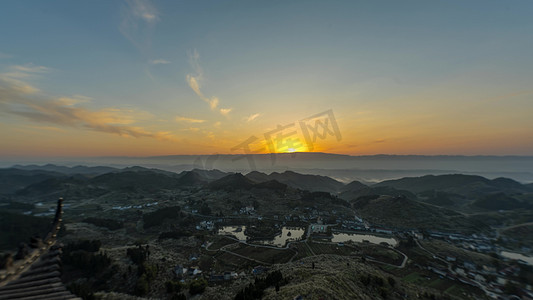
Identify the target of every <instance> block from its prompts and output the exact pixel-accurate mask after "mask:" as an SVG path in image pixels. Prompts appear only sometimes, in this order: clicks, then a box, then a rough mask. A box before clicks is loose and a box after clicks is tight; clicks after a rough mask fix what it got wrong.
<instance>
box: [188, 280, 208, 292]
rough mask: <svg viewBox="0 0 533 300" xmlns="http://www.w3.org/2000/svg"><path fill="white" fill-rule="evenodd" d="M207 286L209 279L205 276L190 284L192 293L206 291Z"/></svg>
mask: <svg viewBox="0 0 533 300" xmlns="http://www.w3.org/2000/svg"><path fill="white" fill-rule="evenodd" d="M206 287H207V280H205V279H204V278H199V279H196V280H194V281H193V282H191V284H190V285H189V293H191V295H196V294H201V293H203V292H204V291H205V288H206Z"/></svg>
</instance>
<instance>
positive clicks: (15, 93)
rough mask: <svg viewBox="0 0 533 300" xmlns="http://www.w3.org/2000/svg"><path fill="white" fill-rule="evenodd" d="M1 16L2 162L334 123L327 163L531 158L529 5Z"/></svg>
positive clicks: (69, 10) (357, 4)
mask: <svg viewBox="0 0 533 300" xmlns="http://www.w3.org/2000/svg"><path fill="white" fill-rule="evenodd" d="M2 6H3V8H2V10H1V11H0V74H2V75H1V76H0V79H2V80H3V81H1V83H2V85H3V88H4V91H6V92H4V94H1V95H0V97H2V98H0V115H1V121H0V138H4V140H5V141H6V147H5V148H4V149H3V150H1V151H0V155H4V156H13V155H27V156H31V155H93V154H94V155H121V154H125V155H155V154H188V153H189V154H190V153H213V152H219V153H229V149H230V148H231V147H232V146H233V145H235V144H238V143H239V142H240V141H242V140H245V139H246V138H248V137H249V136H251V135H256V136H259V137H260V136H262V135H263V133H264V132H266V131H268V130H271V129H272V128H275V126H276V125H278V124H281V125H283V124H288V123H291V122H294V121H296V120H299V119H302V118H305V117H307V116H310V115H313V114H316V113H319V112H322V111H325V110H328V109H332V110H333V111H334V112H335V116H336V118H337V121H338V123H339V126H340V128H341V130H342V132H343V140H342V141H341V142H338V141H335V140H331V141H330V140H328V141H324V144H323V145H322V147H321V148H320V150H323V151H328V152H339V153H349V154H375V153H400V154H407V153H412V154H532V153H533V151H532V150H533V142H532V141H531V140H533V139H532V138H533V135H532V129H533V121H531V120H530V119H531V118H530V117H529V115H530V113H529V112H531V111H533V104H532V103H533V101H532V100H533V99H532V97H533V94H532V93H533V88H531V82H533V59H532V58H531V53H533V21H532V20H531V19H532V18H531V17H530V16H531V13H532V12H533V3H532V2H531V1H506V2H502V1H331V2H330V1H327V2H326V1H291V2H288V1H268V2H266V1H265V2H251V1H217V2H211V1H188V2H181V1H180V2H177V1H140V0H138V1H90V2H82V1H11V2H5V3H3V4H2ZM21 85H25V86H27V87H28V88H27V89H26V90H25V91H24V92H20V88H17V86H19V87H20V86H21ZM29 87H31V88H29ZM19 98H20V99H23V100H20V99H19ZM66 98H68V99H70V100H68V101H67V100H65V99H66ZM24 99H25V100H24ZM57 99H63V100H61V101H59V100H57ZM58 101H59V102H58ZM58 103H59V104H58ZM63 110H65V112H64V113H60V114H56V113H55V111H63ZM36 113H37V114H38V116H37V115H36ZM14 136H17V137H16V138H14ZM68 140H74V141H79V145H83V148H82V147H81V146H79V147H76V146H70V147H67V148H68V149H65V148H64V147H62V148H61V149H58V147H59V146H58V144H60V143H62V141H68ZM36 143H37V144H36ZM32 145H33V146H36V145H39V146H43V145H44V146H46V147H45V148H46V149H48V150H47V151H44V152H40V153H41V154H38V153H35V150H33V152H32V151H30V150H29V149H35V147H32ZM299 150H301V151H305V149H299ZM42 153H44V154H42Z"/></svg>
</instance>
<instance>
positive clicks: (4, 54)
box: [0, 52, 13, 59]
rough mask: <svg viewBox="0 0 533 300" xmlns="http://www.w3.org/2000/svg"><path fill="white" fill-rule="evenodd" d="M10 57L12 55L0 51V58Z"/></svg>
mask: <svg viewBox="0 0 533 300" xmlns="http://www.w3.org/2000/svg"><path fill="white" fill-rule="evenodd" d="M11 57H13V55H9V54H7V53H4V52H0V59H4V58H11Z"/></svg>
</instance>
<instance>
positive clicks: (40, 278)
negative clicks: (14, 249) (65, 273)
mask: <svg viewBox="0 0 533 300" xmlns="http://www.w3.org/2000/svg"><path fill="white" fill-rule="evenodd" d="M62 208H63V199H62V198H59V200H58V201H57V208H56V214H55V217H54V221H53V223H52V230H51V231H50V232H49V233H48V235H47V236H46V238H45V239H44V241H41V240H39V239H32V241H31V244H30V247H27V246H26V245H24V246H21V247H19V251H18V253H17V255H16V256H15V258H18V260H15V261H10V262H8V263H7V264H6V269H5V270H0V300H8V299H9V300H11V299H19V300H30V299H31V300H64V299H80V300H81V298H78V297H76V296H75V295H73V294H72V293H71V292H69V291H68V290H67V288H66V287H65V285H64V284H63V283H62V282H61V258H60V255H61V245H56V241H57V233H58V231H59V229H60V228H61V221H62V219H61V216H62V214H63V209H62Z"/></svg>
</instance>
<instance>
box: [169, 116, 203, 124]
mask: <svg viewBox="0 0 533 300" xmlns="http://www.w3.org/2000/svg"><path fill="white" fill-rule="evenodd" d="M176 121H177V122H187V123H204V122H205V120H200V119H193V118H187V117H181V116H178V117H176Z"/></svg>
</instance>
